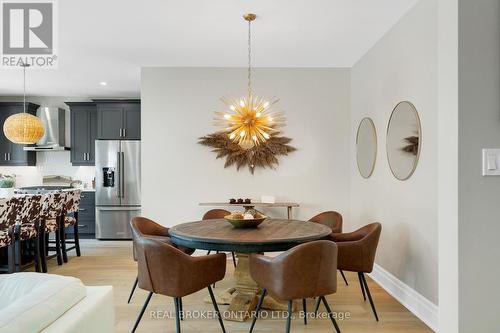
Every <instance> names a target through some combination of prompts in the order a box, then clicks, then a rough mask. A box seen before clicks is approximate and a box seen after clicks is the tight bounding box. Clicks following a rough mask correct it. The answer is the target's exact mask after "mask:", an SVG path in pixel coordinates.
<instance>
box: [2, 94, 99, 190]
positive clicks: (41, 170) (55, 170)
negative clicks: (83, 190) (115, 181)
mask: <svg viewBox="0 0 500 333" xmlns="http://www.w3.org/2000/svg"><path fill="white" fill-rule="evenodd" d="M22 100H23V98H22V97H19V96H0V102H22ZM27 101H28V102H32V103H35V104H38V105H41V106H48V107H58V108H62V109H64V110H66V114H65V117H66V137H65V140H66V146H71V133H70V127H71V122H70V112H69V107H68V106H67V105H66V104H64V102H87V101H89V100H88V99H86V98H80V97H38V96H28V97H27ZM36 157H37V160H36V166H35V167H19V166H16V167H5V166H0V173H3V174H15V175H16V187H23V186H33V185H40V184H41V183H42V177H43V176H47V175H60V176H69V177H71V178H72V179H77V180H82V181H84V182H87V183H89V184H91V182H92V179H93V178H94V174H95V172H94V167H93V166H73V165H71V161H70V151H58V152H37V156H36Z"/></svg>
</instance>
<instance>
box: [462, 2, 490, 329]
mask: <svg viewBox="0 0 500 333" xmlns="http://www.w3.org/2000/svg"><path fill="white" fill-rule="evenodd" d="M458 17H459V93H460V100H459V127H458V128H459V170H458V180H459V183H458V184H459V185H458V190H459V192H458V193H459V205H458V207H459V210H458V214H459V215H458V216H459V220H458V221H459V229H458V230H459V233H458V235H459V238H458V239H459V246H458V253H459V263H458V267H459V289H458V295H459V296H458V297H459V316H458V318H459V332H464V333H468V332H498V331H499V329H500V316H499V306H498V302H499V297H500V284H499V283H498V279H499V276H500V263H499V258H500V244H499V241H498V235H499V234H500V223H499V219H498V216H499V215H500V205H499V199H500V177H483V176H482V175H481V164H482V160H481V149H482V148H500V1H498V0H481V1H469V0H460V1H459V16H458Z"/></svg>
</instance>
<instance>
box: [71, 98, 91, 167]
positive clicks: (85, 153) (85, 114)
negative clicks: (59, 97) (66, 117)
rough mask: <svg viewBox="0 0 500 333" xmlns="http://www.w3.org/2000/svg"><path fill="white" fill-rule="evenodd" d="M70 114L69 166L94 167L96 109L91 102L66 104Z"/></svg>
mask: <svg viewBox="0 0 500 333" xmlns="http://www.w3.org/2000/svg"><path fill="white" fill-rule="evenodd" d="M66 104H67V105H68V106H69V107H70V112H71V164H72V165H95V140H96V139H97V107H96V105H95V103H93V102H66Z"/></svg>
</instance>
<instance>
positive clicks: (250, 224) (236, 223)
mask: <svg viewBox="0 0 500 333" xmlns="http://www.w3.org/2000/svg"><path fill="white" fill-rule="evenodd" d="M224 218H225V219H226V221H228V222H229V223H231V224H232V225H233V227H235V228H236V229H245V228H257V226H258V225H259V224H261V223H262V222H264V220H265V219H267V216H262V217H260V218H258V219H247V220H244V219H232V218H231V215H227V216H224Z"/></svg>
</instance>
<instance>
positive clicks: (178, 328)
mask: <svg viewBox="0 0 500 333" xmlns="http://www.w3.org/2000/svg"><path fill="white" fill-rule="evenodd" d="M174 305H175V328H176V329H175V331H176V332H177V333H181V315H180V312H181V310H180V308H179V299H178V298H177V297H174Z"/></svg>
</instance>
